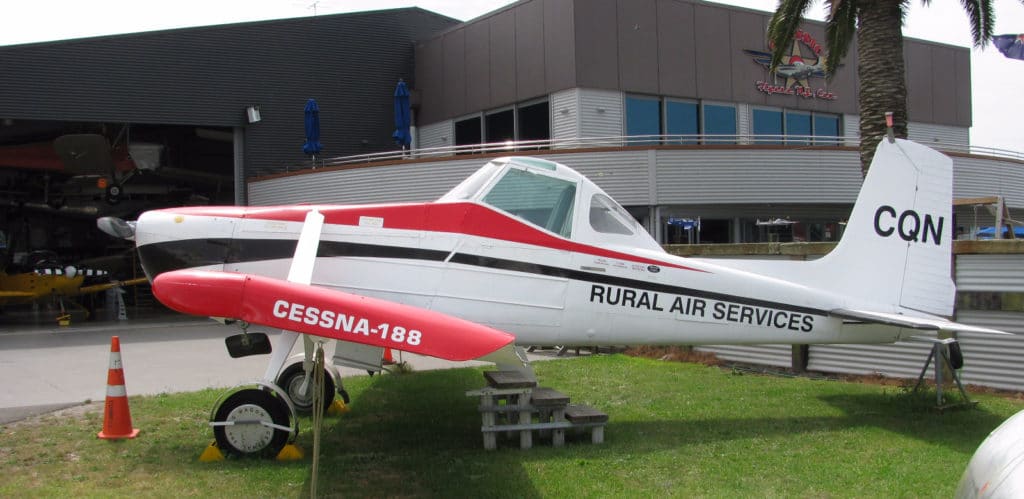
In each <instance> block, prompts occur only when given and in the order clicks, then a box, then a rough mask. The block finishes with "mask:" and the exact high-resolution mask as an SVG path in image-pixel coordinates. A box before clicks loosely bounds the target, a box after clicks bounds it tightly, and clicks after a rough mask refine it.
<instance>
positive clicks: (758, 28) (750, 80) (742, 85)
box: [729, 11, 814, 108]
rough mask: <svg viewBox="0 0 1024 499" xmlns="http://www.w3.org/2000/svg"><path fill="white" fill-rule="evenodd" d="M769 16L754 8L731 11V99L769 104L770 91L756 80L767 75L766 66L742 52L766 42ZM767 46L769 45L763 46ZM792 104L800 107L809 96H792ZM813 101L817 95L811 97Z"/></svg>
mask: <svg viewBox="0 0 1024 499" xmlns="http://www.w3.org/2000/svg"><path fill="white" fill-rule="evenodd" d="M767 20H768V18H767V17H766V16H764V15H761V14H754V13H751V12H742V11H739V12H731V13H730V15H729V28H730V29H731V30H732V40H731V47H730V50H731V51H732V52H733V54H732V57H730V59H731V61H730V62H731V64H730V65H731V66H732V71H731V72H732V78H733V80H732V81H733V82H734V83H733V88H732V98H731V99H730V100H734V101H738V102H744V103H748V104H761V105H764V104H767V103H768V101H769V96H768V94H765V93H764V92H761V91H759V90H758V89H757V81H758V80H764V79H765V76H766V75H765V69H764V67H762V66H761V65H760V64H757V63H755V62H754V60H753V59H752V58H750V57H747V56H745V54H743V52H742V51H743V49H761V48H762V47H765V46H766V42H765V40H766V37H767V35H766V30H767ZM762 50H767V49H762ZM790 100H792V103H790V104H787V105H789V106H790V107H794V108H799V107H800V106H802V105H805V103H806V102H807V101H808V99H790ZM810 100H811V101H812V102H813V101H814V99H810Z"/></svg>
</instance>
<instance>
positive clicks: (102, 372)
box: [0, 314, 552, 423]
mask: <svg viewBox="0 0 1024 499" xmlns="http://www.w3.org/2000/svg"><path fill="white" fill-rule="evenodd" d="M238 331H239V328H238V327H237V326H234V325H229V326H224V325H221V324H217V323H215V322H213V321H212V320H210V319H202V318H196V317H189V316H182V315H175V314H166V315H162V316H159V317H155V318H148V319H135V320H129V321H112V322H89V323H78V324H74V325H71V326H67V327H59V326H56V325H54V326H42V327H40V326H35V327H33V326H11V325H4V326H3V329H0V380H3V383H4V385H5V389H4V390H3V391H2V392H0V423H4V422H9V421H14V420H17V419H22V418H24V417H27V416H30V415H34V414H40V413H44V412H49V411H52V410H55V409H59V408H62V407H67V406H71V405H77V404H81V403H84V402H87V401H103V400H104V398H105V396H106V388H107V387H106V380H107V366H108V364H109V358H110V338H111V336H114V335H116V336H118V337H119V338H120V343H121V360H122V363H123V365H124V374H125V386H126V388H127V390H128V394H129V395H154V394H159V393H173V392H186V391H195V390H200V389H203V388H211V387H213V388H228V387H232V386H235V385H237V384H239V383H244V382H247V381H251V380H254V379H258V378H260V377H261V376H262V375H263V372H264V370H266V366H267V362H268V360H269V358H270V357H269V356H268V355H256V356H252V357H245V358H241V359H232V358H231V357H230V356H228V353H227V350H226V349H225V347H224V338H225V337H226V336H228V335H231V334H236V333H237V332H238ZM250 331H265V332H268V334H270V337H271V340H272V341H273V340H274V339H276V336H277V333H276V332H271V331H269V330H267V329H266V328H261V327H258V326H254V327H252V328H251V329H250ZM301 344H302V342H301V341H300V342H297V343H296V347H297V349H295V350H293V353H300V352H301V348H302V347H301ZM333 352H334V350H333V347H331V346H327V347H325V353H326V354H327V355H328V358H329V356H331V355H332V354H333ZM551 356H552V355H544V354H541V355H534V354H531V360H542V359H545V358H551ZM402 360H405V361H407V362H409V363H410V364H411V366H412V367H413V369H415V370H430V369H446V368H453V367H463V366H470V365H484V364H485V363H483V362H475V361H471V362H448V361H444V360H440V359H435V358H432V357H423V356H419V355H413V354H408V353H402ZM341 373H342V376H352V375H365V374H366V371H361V370H357V369H348V368H344V369H341Z"/></svg>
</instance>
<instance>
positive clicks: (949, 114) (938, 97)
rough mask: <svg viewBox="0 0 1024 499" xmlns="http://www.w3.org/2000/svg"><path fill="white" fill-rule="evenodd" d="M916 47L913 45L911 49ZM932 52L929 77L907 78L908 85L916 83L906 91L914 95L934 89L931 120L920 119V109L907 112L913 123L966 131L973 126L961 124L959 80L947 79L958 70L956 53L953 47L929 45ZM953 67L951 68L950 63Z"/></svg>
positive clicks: (924, 115)
mask: <svg viewBox="0 0 1024 499" xmlns="http://www.w3.org/2000/svg"><path fill="white" fill-rule="evenodd" d="M911 46H913V45H911ZM926 46H927V47H928V48H929V50H930V51H931V54H930V55H931V65H930V66H931V67H930V68H929V69H931V72H930V74H925V75H922V77H921V78H920V79H917V78H913V79H910V78H911V75H910V74H908V75H907V77H908V81H912V82H914V85H913V86H910V87H908V89H907V91H908V92H910V91H914V90H916V89H918V88H922V87H926V86H930V87H931V88H932V101H931V102H929V103H927V107H930V108H931V111H932V112H931V116H928V115H927V114H925V113H922V114H921V116H920V117H918V116H917V115H916V114H915V113H920V112H921V110H920V109H919V108H916V107H915V108H911V109H908V110H907V112H908V113H909V114H910V118H911V119H913V120H915V121H916V120H920V121H926V122H929V123H937V124H942V125H960V126H963V127H965V128H966V127H968V126H970V122H966V123H965V122H962V121H961V120H960V116H959V110H958V106H957V105H956V101H957V97H958V95H957V92H958V91H959V88H958V85H957V81H956V78H955V77H954V78H949V77H948V76H947V75H948V74H949V73H950V69H951V67H952V68H955V67H956V63H955V61H956V50H954V49H953V48H952V47H948V46H941V45H926ZM951 62H952V63H953V64H950V63H951Z"/></svg>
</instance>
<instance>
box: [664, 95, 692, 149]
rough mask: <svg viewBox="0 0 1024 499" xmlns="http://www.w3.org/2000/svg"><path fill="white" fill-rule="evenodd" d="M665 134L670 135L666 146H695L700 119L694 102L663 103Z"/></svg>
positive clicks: (669, 101)
mask: <svg viewBox="0 0 1024 499" xmlns="http://www.w3.org/2000/svg"><path fill="white" fill-rule="evenodd" d="M665 134H666V135H672V136H674V137H670V138H669V139H667V140H666V141H665V142H666V143H667V144H696V143H697V135H699V134H700V119H699V118H698V113H697V103H696V102H685V101H676V100H666V101H665Z"/></svg>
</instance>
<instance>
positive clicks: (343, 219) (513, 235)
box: [159, 202, 705, 272]
mask: <svg viewBox="0 0 1024 499" xmlns="http://www.w3.org/2000/svg"><path fill="white" fill-rule="evenodd" d="M312 209H316V210H319V211H320V213H322V214H323V215H324V223H326V224H333V225H353V226H358V225H360V223H359V222H360V218H362V217H370V218H379V219H383V222H384V227H383V228H385V229H400V230H422V231H426V232H448V233H454V234H465V235H468V236H478V237H485V238H489V239H497V240H501V241H510V242H516V243H521V244H529V245H532V246H541V247H544V248H550V249H555V250H561V251H570V252H574V253H583V254H587V255H593V256H599V257H605V258H616V259H619V260H627V261H630V262H635V263H643V264H649V265H651V264H653V265H662V266H666V267H673V268H677V269H683V270H693V271H696V272H705V271H704V270H701V269H695V268H692V267H687V266H684V265H679V264H676V263H671V262H665V261H661V260H654V259H651V258H644V257H639V256H636V255H630V254H627V253H621V252H618V251H612V250H607V249H604V248H599V247H596V246H590V245H587V244H581V243H577V242H574V241H571V240H568V239H564V238H561V237H558V236H554V235H552V234H549V233H547V232H545V231H543V230H540V229H538V228H536V227H533V226H531V225H529V224H527V223H525V222H523V221H522V220H519V219H517V218H515V217H512V216H509V215H507V214H504V213H501V212H498V211H495V210H493V209H491V208H488V207H486V206H482V205H479V204H477V203H465V202H464V203H423V204H388V205H357V206H337V205H290V206H268V207H243V206H212V207H211V206H189V207H182V208H168V209H164V210H159V211H165V212H170V213H175V214H181V215H192V216H205V217H228V218H252V219H258V220H279V221H283V222H303V221H304V220H305V219H306V214H307V213H308V212H309V210H312Z"/></svg>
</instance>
